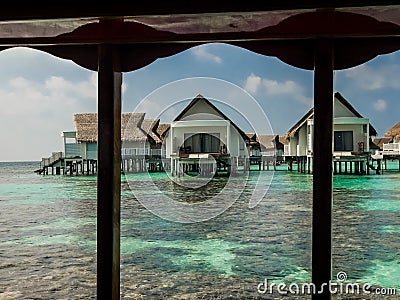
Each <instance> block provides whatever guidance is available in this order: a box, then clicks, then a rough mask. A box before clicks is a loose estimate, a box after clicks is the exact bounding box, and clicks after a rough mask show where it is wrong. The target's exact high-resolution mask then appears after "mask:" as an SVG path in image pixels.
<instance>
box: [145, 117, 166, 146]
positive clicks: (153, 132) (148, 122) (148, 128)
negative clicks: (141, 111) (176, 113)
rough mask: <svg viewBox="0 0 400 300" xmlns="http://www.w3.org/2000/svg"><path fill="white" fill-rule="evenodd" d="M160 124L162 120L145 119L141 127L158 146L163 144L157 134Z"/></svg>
mask: <svg viewBox="0 0 400 300" xmlns="http://www.w3.org/2000/svg"><path fill="white" fill-rule="evenodd" d="M159 124H160V119H144V120H143V122H142V125H141V128H142V129H143V131H144V132H145V133H146V134H147V135H148V136H149V137H151V138H152V139H153V141H154V142H155V143H157V144H159V143H161V142H162V140H161V138H160V136H159V134H158V132H157V127H158V125H159Z"/></svg>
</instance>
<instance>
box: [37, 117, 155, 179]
mask: <svg viewBox="0 0 400 300" xmlns="http://www.w3.org/2000/svg"><path fill="white" fill-rule="evenodd" d="M73 119H74V127H75V130H74V131H64V132H63V133H62V137H63V140H64V153H62V152H55V153H53V154H52V156H51V157H49V158H43V159H42V162H41V165H40V169H39V170H37V171H36V172H38V173H43V174H48V173H49V170H50V173H51V174H54V173H56V174H60V173H63V174H69V175H73V174H76V175H78V174H94V173H96V172H97V156H98V152H97V136H98V133H97V130H98V124H97V122H98V117H97V113H77V114H74V116H73ZM159 122H160V120H159V119H145V113H122V115H121V142H122V147H121V168H122V171H123V172H143V171H145V170H147V169H149V170H156V169H160V168H161V167H162V164H161V154H162V153H161V152H162V148H161V145H162V139H161V137H160V136H159V133H158V132H157V127H158V125H159Z"/></svg>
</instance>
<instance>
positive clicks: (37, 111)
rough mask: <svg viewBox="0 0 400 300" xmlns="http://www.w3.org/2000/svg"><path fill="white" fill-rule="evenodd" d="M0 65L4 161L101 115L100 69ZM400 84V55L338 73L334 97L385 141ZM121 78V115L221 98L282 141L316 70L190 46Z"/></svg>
mask: <svg viewBox="0 0 400 300" xmlns="http://www.w3.org/2000/svg"><path fill="white" fill-rule="evenodd" d="M0 65H1V66H2V68H1V69H0V102H1V107H2V109H1V110H0V126H1V129H2V130H1V131H0V138H1V141H2V143H1V145H2V146H1V150H0V161H23V160H29V161H38V160H40V159H41V157H47V156H50V155H51V152H53V151H62V150H63V149H62V138H61V133H62V131H66V130H73V129H74V127H73V118H72V116H73V114H74V113H82V112H95V111H96V109H97V108H96V106H97V104H96V102H97V100H96V98H97V74H96V72H92V71H88V70H85V69H83V68H81V67H79V66H77V65H76V64H74V63H72V62H70V61H67V60H62V59H59V58H56V57H54V56H51V55H49V54H46V53H42V52H40V51H37V50H32V49H27V48H13V49H8V50H5V51H2V52H0ZM210 78H212V79H210ZM399 78H400V52H396V53H392V54H388V55H383V56H379V57H377V58H375V59H373V60H371V61H370V62H368V63H366V64H363V65H361V66H358V67H355V68H351V69H347V70H342V71H336V72H335V87H334V90H335V91H338V92H340V93H341V94H342V95H343V96H344V97H345V98H346V99H347V100H348V101H349V102H350V103H351V104H352V105H353V106H354V107H355V108H356V109H357V110H358V111H359V112H360V113H361V114H362V115H363V116H364V117H367V118H369V119H370V121H371V123H372V125H373V126H374V127H375V128H376V129H377V131H378V136H383V135H384V134H385V132H386V131H387V130H388V129H389V128H390V127H392V126H393V125H394V124H395V123H397V122H399V121H400V113H399V112H400V100H399V97H398V95H399V92H400V80H399ZM123 79H124V83H123V111H126V112H131V111H137V110H138V109H144V110H147V111H145V112H146V113H147V114H148V115H149V116H151V114H152V112H153V113H154V112H155V111H163V110H164V109H166V108H167V107H168V106H169V105H172V104H174V101H175V102H177V101H178V100H183V98H187V99H189V98H192V97H195V96H196V95H197V94H199V93H200V94H203V95H204V96H205V97H209V98H215V99H217V100H220V101H223V102H224V103H225V104H226V105H225V106H224V105H222V106H219V107H220V108H221V109H223V110H225V109H226V111H224V112H225V113H227V114H228V115H230V113H231V112H232V111H233V110H232V111H230V108H232V107H233V108H234V109H236V110H239V112H241V113H242V114H243V116H242V119H243V120H246V121H247V122H248V123H249V124H250V125H254V124H253V123H256V122H257V120H259V119H260V116H261V115H263V116H264V117H265V118H266V120H267V123H268V124H267V123H266V122H261V123H259V124H258V129H257V131H260V130H262V129H260V127H262V126H264V125H265V124H266V125H268V126H267V127H269V128H268V129H267V130H266V132H268V133H269V132H270V131H272V132H274V133H277V134H284V133H285V132H286V131H287V130H288V129H289V128H290V127H291V126H292V125H293V124H295V123H296V122H297V121H298V120H299V119H300V118H301V117H302V116H303V115H304V114H305V113H306V112H307V111H308V110H309V109H310V108H311V107H312V103H313V100H312V99H313V72H311V71H305V70H301V69H298V68H294V67H291V66H289V65H287V64H285V63H283V62H281V61H279V60H278V59H276V58H273V57H264V56H262V55H258V54H255V53H252V52H250V51H248V50H244V49H241V48H238V47H234V46H230V45H226V44H218V43H216V44H206V45H202V46H198V47H195V48H192V49H188V50H186V51H185V52H182V53H180V54H177V55H174V56H171V57H168V58H163V59H159V60H157V61H155V62H154V63H152V64H151V65H149V66H147V67H144V68H142V69H139V70H137V71H134V72H129V73H124V74H123ZM184 83H191V85H190V84H187V85H185V84H184ZM197 83H198V84H197ZM185 86H186V87H187V88H185ZM188 86H190V88H189V87H188ZM219 86H220V88H216V87H219ZM178 98H179V99H178ZM143 100H144V101H143ZM141 101H142V102H141ZM139 103H141V105H140V107H138V104H139ZM186 103H187V102H182V103H181V104H180V105H178V104H177V105H175V106H172V109H171V108H170V109H169V110H168V111H167V113H164V114H163V115H162V119H163V120H164V119H165V120H166V119H168V118H173V116H174V114H176V113H178V112H179V111H180V109H181V108H182V107H183V106H184V105H185V104H186ZM217 106H218V105H217ZM232 117H233V119H234V120H238V122H239V123H241V122H242V121H243V120H240V119H237V116H235V115H232ZM241 124H242V123H241ZM242 125H243V126H244V127H246V126H247V125H246V124H244V123H243V124H242ZM245 131H248V130H247V129H246V128H245Z"/></svg>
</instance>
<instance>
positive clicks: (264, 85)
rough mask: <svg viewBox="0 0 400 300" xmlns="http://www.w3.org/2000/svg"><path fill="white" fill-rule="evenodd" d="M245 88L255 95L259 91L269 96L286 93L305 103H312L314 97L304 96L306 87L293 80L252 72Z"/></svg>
mask: <svg viewBox="0 0 400 300" xmlns="http://www.w3.org/2000/svg"><path fill="white" fill-rule="evenodd" d="M243 88H244V89H245V90H246V91H248V92H249V93H251V94H253V95H255V94H257V93H263V94H264V95H268V96H279V95H286V96H289V97H292V98H294V99H295V100H297V101H299V102H301V103H303V104H306V105H311V104H312V99H311V98H308V97H306V96H304V88H303V87H302V86H301V85H299V84H298V83H296V82H295V81H293V80H286V81H282V82H279V81H277V80H271V79H268V78H261V77H260V76H257V75H255V74H253V73H252V74H250V75H249V76H248V77H247V78H246V80H245V83H244V87H243Z"/></svg>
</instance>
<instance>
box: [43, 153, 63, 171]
mask: <svg viewBox="0 0 400 300" xmlns="http://www.w3.org/2000/svg"><path fill="white" fill-rule="evenodd" d="M61 158H63V153H62V152H53V153H52V154H51V156H50V157H49V158H42V161H41V162H40V168H44V167H48V166H51V165H52V164H54V163H55V162H57V161H58V160H60V159H61Z"/></svg>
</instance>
